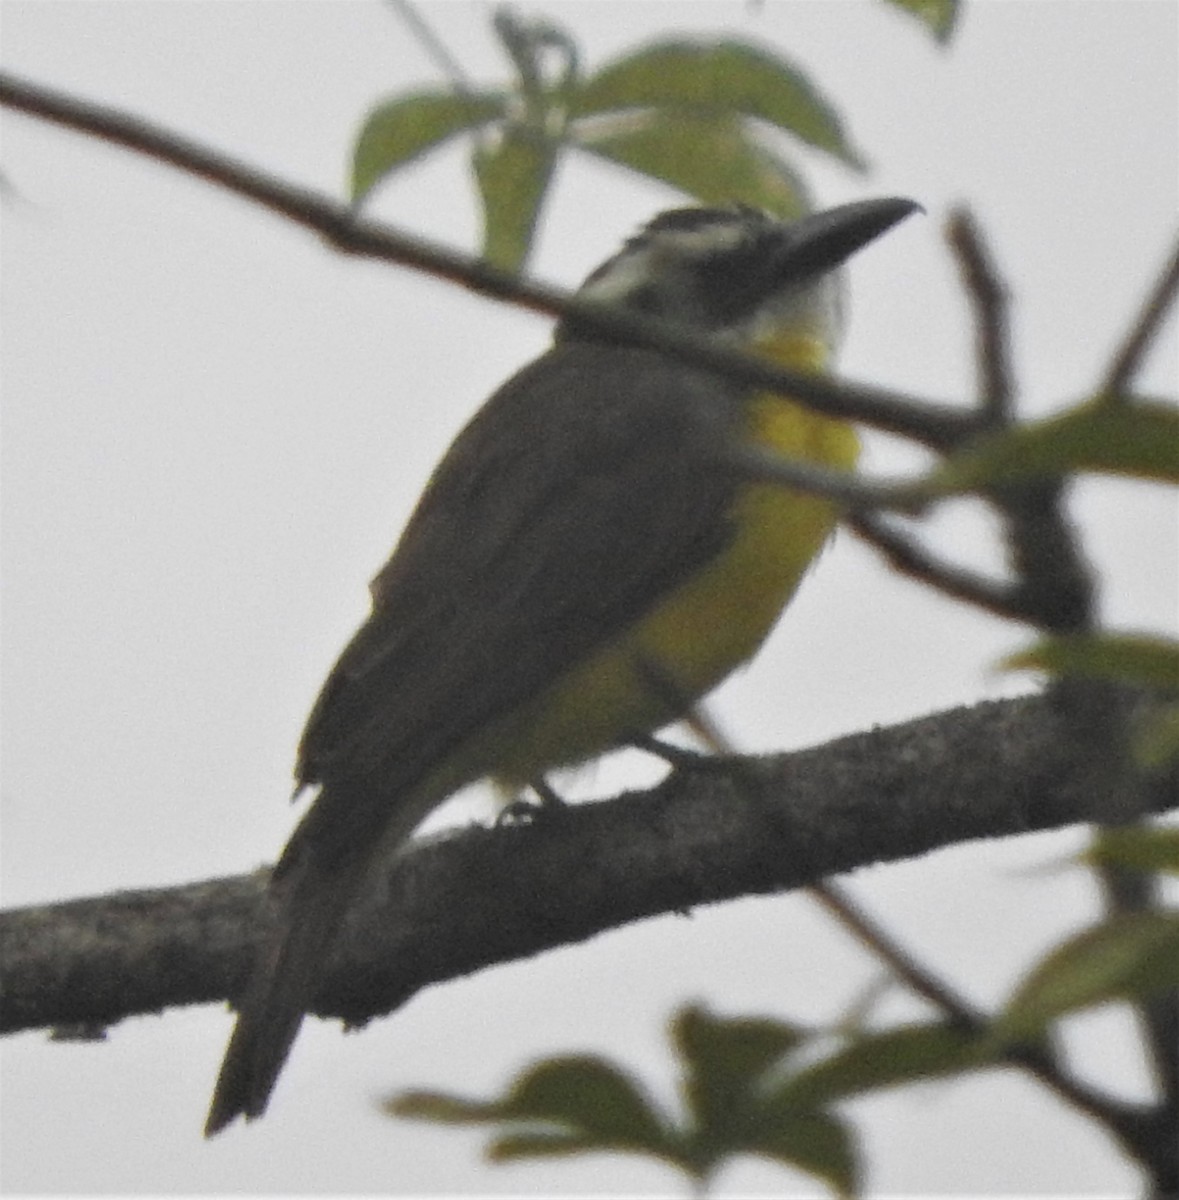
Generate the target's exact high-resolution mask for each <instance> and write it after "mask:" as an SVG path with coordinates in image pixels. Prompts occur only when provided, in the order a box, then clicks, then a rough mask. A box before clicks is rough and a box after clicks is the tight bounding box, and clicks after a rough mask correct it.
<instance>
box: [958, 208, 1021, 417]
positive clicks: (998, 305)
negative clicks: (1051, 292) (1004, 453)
mask: <svg viewBox="0 0 1179 1200" xmlns="http://www.w3.org/2000/svg"><path fill="white" fill-rule="evenodd" d="M946 241H947V242H948V243H949V246H950V249H951V250H952V251H953V252H954V258H955V260H956V261H957V263H958V270H959V272H960V274H961V277H962V282H963V286H964V288H965V291H966V295H967V298H968V299H969V300H970V302H971V307H972V308H973V311H974V327H975V341H976V360H977V363H978V378H979V389H980V396H979V413H980V416H981V417H982V420H983V423H984V425H985V427H986V428H989V429H998V428H1002V427H1004V426H1007V425H1010V424H1011V421H1012V418H1013V416H1014V408H1015V384H1014V379H1013V375H1012V371H1011V353H1010V339H1009V336H1008V332H1007V326H1008V317H1007V300H1008V291H1007V286H1006V285H1005V284H1004V282H1003V280H1002V279H1001V278H1000V277H999V273H998V271H997V270H996V268H995V264H994V261H993V259H992V257H991V254H990V251H989V250H988V249H987V246H986V244H985V242H984V241H983V237H982V231H981V230H980V229H979V227H978V224H977V222H976V221H975V219H974V217H973V216H972V214H971V213H970V211H969V210H968V209H965V208H957V209H955V210H954V211H953V212H952V213H951V214H950V219H949V221H948V222H947V224H946Z"/></svg>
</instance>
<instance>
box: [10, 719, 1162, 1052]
mask: <svg viewBox="0 0 1179 1200" xmlns="http://www.w3.org/2000/svg"><path fill="white" fill-rule="evenodd" d="M1069 728H1070V727H1069V725H1068V722H1067V720H1066V719H1065V718H1064V717H1063V716H1062V714H1061V713H1060V712H1059V711H1058V710H1057V709H1056V708H1055V707H1054V705H1053V703H1052V701H1051V700H1050V699H1048V698H1045V697H1029V698H1025V699H1019V700H1005V701H999V702H992V703H986V704H980V705H977V706H975V707H972V708H962V709H956V710H953V711H950V712H946V713H941V714H938V715H936V716H933V717H928V718H925V719H923V720H920V721H913V722H910V723H908V724H905V725H901V726H897V727H896V728H893V729H888V730H875V731H872V732H870V733H864V734H856V735H853V736H851V737H846V738H841V739H839V740H838V741H834V742H831V743H828V744H827V745H824V746H820V747H817V748H815V749H812V750H807V751H802V752H799V753H796V754H790V755H782V756H775V757H767V758H764V759H758V760H752V763H751V760H741V762H742V763H743V764H745V765H744V766H742V767H740V768H739V769H735V772H734V773H731V774H730V773H726V772H725V771H724V770H720V769H717V770H712V769H710V770H707V771H703V772H701V771H694V772H693V771H687V772H683V771H681V772H678V773H676V774H673V776H672V777H671V778H670V779H669V780H668V781H667V782H666V783H665V784H663V785H661V786H660V787H657V788H655V789H654V790H652V791H649V792H645V793H635V794H630V795H626V796H622V797H619V798H617V799H615V800H611V801H607V802H602V803H598V804H587V805H578V806H574V807H572V808H570V809H568V810H566V811H563V812H561V813H560V814H558V815H557V816H556V817H552V818H550V819H547V820H544V819H542V820H540V821H537V822H536V823H534V824H532V825H525V826H508V827H501V828H494V829H484V828H471V829H467V830H464V831H462V832H460V833H456V834H453V835H450V836H446V837H442V838H436V839H432V840H429V841H424V842H419V843H416V844H415V845H414V846H413V847H412V849H410V850H409V851H408V852H407V853H405V854H403V855H402V856H401V857H400V858H399V859H398V860H396V861H395V862H394V863H392V864H391V865H390V867H389V868H388V870H387V871H385V872H384V873H383V874H381V875H380V877H378V878H374V879H373V880H372V883H371V886H370V887H369V889H368V891H367V893H366V895H365V897H364V898H363V899H362V901H361V902H360V903H359V904H358V906H357V909H356V911H355V913H354V914H353V918H352V919H351V920H350V922H349V926H348V930H347V933H346V936H345V937H344V938H343V939H342V944H341V945H340V947H339V950H338V953H337V954H336V956H335V958H334V959H333V962H332V964H331V967H330V969H329V971H328V974H327V976H326V978H325V981H324V987H323V990H322V992H321V993H320V996H319V998H318V1001H317V1003H316V1006H315V1010H316V1011H317V1012H318V1013H320V1014H321V1015H325V1016H339V1017H343V1018H344V1019H346V1020H348V1021H351V1022H354V1023H360V1022H363V1021H365V1020H367V1019H368V1018H370V1017H373V1016H376V1015H379V1014H383V1013H386V1012H389V1011H392V1010H393V1009H395V1008H397V1007H398V1006H399V1005H401V1004H403V1003H404V1002H405V1001H406V1000H408V999H409V998H410V997H411V996H412V995H413V994H414V993H415V992H417V991H418V990H420V989H421V988H422V987H425V986H426V985H427V984H430V983H438V982H441V981H443V980H447V979H452V978H455V977H457V976H460V975H464V974H468V973H470V972H472V971H475V970H477V969H479V968H481V967H484V966H488V965H491V964H493V963H498V962H504V961H509V960H512V959H516V958H523V957H527V956H529V955H532V954H536V953H539V952H540V951H542V950H546V949H550V948H552V947H555V946H560V945H564V944H567V943H570V942H577V941H582V940H585V939H586V938H589V937H592V936H593V935H594V934H597V933H600V932H602V931H604V930H606V929H610V928H614V927H616V926H619V925H623V924H626V923H628V922H630V921H634V920H638V919H640V918H642V917H648V916H654V915H656V914H660V913H668V912H679V911H683V910H686V909H690V908H693V907H695V906H696V905H700V904H707V903H711V902H714V901H718V900H725V899H730V898H732V897H736V896H741V895H747V894H751V893H765V892H776V891H783V890H788V889H791V888H795V887H799V886H803V885H806V884H809V883H812V882H814V881H815V880H817V879H821V878H822V877H824V876H826V875H830V874H832V873H838V872H842V871H848V870H852V869H854V868H855V867H859V866H864V865H866V864H869V863H875V862H883V861H890V860H895V859H900V858H908V857H911V856H913V855H918V854H923V853H926V852H928V851H930V850H934V849H937V848H938V847H940V846H945V845H949V844H952V843H955V842H960V841H964V840H969V839H971V838H980V837H1001V836H1006V835H1009V834H1014V833H1022V832H1026V831H1029V830H1035V829H1051V828H1055V827H1058V826H1062V825H1068V824H1072V823H1075V822H1078V821H1084V820H1086V819H1087V817H1088V816H1089V814H1090V812H1091V810H1092V808H1093V806H1094V798H1093V796H1092V794H1091V789H1090V781H1091V779H1092V778H1093V776H1094V772H1093V769H1092V768H1093V762H1092V760H1093V757H1094V755H1095V754H1097V753H1099V748H1096V747H1094V746H1093V745H1091V744H1088V743H1086V742H1084V741H1083V740H1078V739H1076V738H1074V737H1072V736H1071V735H1070V732H1069ZM751 774H752V776H753V777H754V778H755V779H756V780H758V781H759V783H760V786H761V789H762V793H761V795H760V796H759V797H758V798H757V802H756V803H753V802H751V800H750V796H749V786H750V785H749V779H750V776H751ZM1176 782H1177V781H1176V779H1175V778H1174V777H1172V778H1170V779H1168V780H1167V781H1165V782H1164V784H1163V785H1160V786H1159V788H1158V789H1156V793H1155V797H1154V807H1156V808H1158V809H1160V810H1161V809H1163V808H1166V807H1167V806H1168V805H1170V804H1173V803H1174V788H1175V785H1176ZM265 883H266V875H265V872H259V873H257V874H255V875H252V876H239V877H234V878H230V879H222V880H214V881H210V882H206V883H199V884H192V885H188V886H184V887H177V888H170V889H164V890H155V891H142V892H124V893H119V894H116V895H112V896H105V897H99V898H96V899H90V900H79V901H73V902H70V903H66V904H57V905H52V906H49V907H46V908H30V909H19V910H13V911H10V912H8V913H5V914H3V916H2V917H0V969H2V977H3V993H2V1013H0V1030H3V1031H4V1032H13V1031H15V1030H20V1029H28V1028H36V1027H46V1026H56V1025H61V1024H71V1025H72V1024H82V1025H86V1024H91V1025H92V1024H95V1023H109V1022H113V1021H117V1020H119V1019H121V1018H123V1017H126V1016H130V1015H134V1014H137V1013H147V1012H157V1011H159V1010H160V1009H163V1008H166V1007H169V1006H171V1005H181V1004H196V1003H207V1002H211V1001H217V1000H223V999H225V998H227V997H230V998H232V997H233V996H235V995H236V994H237V993H238V992H239V990H240V988H241V987H242V984H243V982H244V980H245V978H246V974H247V972H248V969H249V965H250V962H251V960H252V956H253V953H254V949H255V947H256V945H257V942H258V940H259V939H260V937H261V935H262V933H263V931H264V928H265V923H266V921H267V920H268V919H269V917H268V914H267V912H266V909H265V905H264V900H263V896H264V889H265ZM456 896H461V897H462V903H461V904H457V903H455V897H456Z"/></svg>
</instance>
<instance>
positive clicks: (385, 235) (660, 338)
mask: <svg viewBox="0 0 1179 1200" xmlns="http://www.w3.org/2000/svg"><path fill="white" fill-rule="evenodd" d="M0 104H4V105H7V106H8V107H9V108H14V109H16V110H18V111H20V112H24V113H27V114H29V115H30V116H36V117H40V118H42V119H44V120H48V121H53V122H56V123H57V124H59V125H64V126H66V127H67V128H70V129H74V130H77V131H79V132H82V133H87V134H90V135H91V136H94V137H99V138H103V139H104V140H106V141H109V142H113V143H114V144H115V145H118V146H123V147H125V148H127V149H129V150H134V151H136V152H138V153H140V154H145V155H147V156H148V157H149V158H154V159H156V160H158V161H160V162H163V163H167V164H168V165H169V166H172V167H176V168H178V169H179V170H182V171H186V172H188V173H189V174H191V175H195V176H197V177H198V178H200V179H204V180H205V181H207V182H209V183H213V184H216V185H217V186H218V187H222V188H225V189H226V190H227V191H230V192H233V193H235V194H236V195H239V196H243V197H245V198H246V199H248V200H251V201H253V202H254V203H256V204H260V205H262V206H263V207H265V208H268V209H270V210H271V211H272V212H275V213H277V214H279V215H280V216H282V217H285V218H286V219H287V220H290V221H293V222H295V223H296V224H299V225H303V226H304V227H306V228H308V229H311V230H314V231H315V232H316V233H319V234H321V235H322V236H323V238H324V239H325V240H326V241H327V242H328V243H329V244H330V245H332V246H334V247H335V248H336V249H337V250H341V251H343V252H345V253H347V254H355V255H359V256H363V257H366V258H376V259H383V260H385V261H387V262H395V263H399V264H400V265H402V266H406V267H411V268H413V269H414V270H418V271H424V272H427V273H429V274H431V275H436V276H438V277H440V278H443V279H449V280H451V281H452V282H454V283H458V284H461V285H462V286H463V287H466V288H469V289H471V290H472V291H475V292H478V293H479V294H481V295H484V296H490V297H491V298H492V299H496V300H508V301H511V302H512V303H514V304H516V305H519V306H520V307H522V308H529V309H532V310H533V311H535V312H540V313H547V314H549V315H550V316H554V317H562V316H568V315H572V316H576V317H577V319H578V321H579V323H583V324H585V325H586V326H588V327H589V328H592V329H595V330H597V331H598V332H600V333H602V334H603V335H604V336H607V337H612V338H617V339H618V340H620V341H627V342H633V343H636V344H639V345H644V346H651V347H653V348H655V349H659V350H666V351H667V352H668V353H671V354H674V355H676V356H677V357H678V358H680V359H681V360H683V361H684V362H688V363H692V364H693V365H695V366H699V367H704V368H707V369H710V370H715V371H716V372H717V373H718V374H720V375H724V376H726V377H727V378H730V379H734V380H737V381H738V382H741V383H747V384H750V385H754V386H758V387H763V388H765V389H767V390H769V391H776V392H783V393H787V394H789V395H791V396H793V397H795V398H796V399H798V400H800V401H802V402H803V403H805V404H808V405H810V406H812V407H814V408H815V409H816V410H818V411H820V412H824V413H827V414H829V415H831V416H836V417H846V418H848V419H849V420H854V421H861V422H863V423H864V424H865V425H871V426H873V427H875V428H877V429H883V430H885V431H887V432H890V433H898V434H901V435H902V436H906V437H911V438H914V439H915V440H917V441H920V442H923V443H925V444H926V445H930V446H933V447H948V446H954V445H958V444H959V443H961V442H962V441H963V439H964V438H966V437H968V436H969V435H970V433H972V432H973V431H975V430H976V429H977V418H976V416H975V415H974V414H971V413H967V412H964V411H962V410H961V409H957V408H953V407H951V406H949V405H945V404H939V403H937V402H935V401H930V400H919V399H917V398H915V397H912V396H905V395H900V394H897V393H895V392H889V391H886V390H884V389H882V388H875V387H870V386H868V385H866V384H860V383H853V382H851V381H849V380H838V381H836V380H832V379H831V378H829V377H825V376H818V375H810V374H805V373H802V372H798V371H786V370H783V369H781V368H779V367H775V366H773V365H771V364H770V363H769V362H768V361H766V360H760V359H755V358H750V357H748V356H747V355H744V354H741V353H739V352H738V351H735V350H732V349H729V348H727V347H725V346H723V345H721V344H719V343H716V342H709V341H705V340H702V339H701V338H700V337H699V336H698V334H696V333H692V332H684V331H683V330H681V329H679V328H677V327H675V326H672V325H668V324H667V323H665V322H663V321H658V320H653V319H651V318H647V317H641V316H639V315H638V314H635V313H625V312H620V311H619V310H617V309H612V308H610V307H608V306H605V305H602V304H594V303H590V302H587V301H585V300H579V299H576V298H574V297H573V296H572V295H570V294H569V293H568V292H565V291H562V290H561V289H559V288H553V287H548V286H546V285H544V284H539V283H534V282H530V281H528V280H525V279H521V278H520V277H518V276H516V275H512V274H509V273H508V272H506V271H500V270H497V269H496V268H494V267H491V266H489V265H488V264H487V263H485V262H482V261H481V260H479V259H477V258H471V257H469V256H468V255H464V254H458V253H456V252H455V251H453V250H449V249H447V248H445V247H443V246H439V245H436V244H433V243H430V242H427V241H424V240H422V239H420V238H416V237H408V236H406V235H405V234H402V233H399V232H397V231H396V230H394V229H392V228H391V227H389V226H387V225H384V224H380V223H378V222H375V221H369V220H362V219H361V218H360V217H359V216H358V215H357V212H356V210H355V209H353V208H351V207H349V206H348V205H345V204H340V203H338V202H337V201H334V200H330V199H328V198H326V197H324V196H321V195H319V194H318V193H316V192H314V191H312V190H311V189H309V188H304V187H299V186H298V185H295V184H291V183H287V182H286V181H284V180H281V179H277V178H276V177H274V176H273V175H269V174H267V173H266V172H264V171H259V170H258V169H257V168H255V167H252V166H250V165H248V164H246V163H242V162H239V161H237V160H235V159H233V158H230V157H229V156H228V155H224V154H221V153H219V152H217V151H215V150H210V149H209V148H208V147H207V146H203V145H201V144H200V143H199V142H196V141H194V140H192V139H191V138H186V137H182V136H181V135H179V134H176V133H173V132H171V131H169V130H166V129H163V128H161V127H160V126H158V125H156V124H153V123H152V122H150V121H146V120H143V119H142V118H141V117H137V116H134V115H132V114H130V113H125V112H121V111H120V110H118V109H115V108H109V107H106V106H104V105H98V104H91V103H89V102H87V101H83V100H78V99H76V98H75V97H72V96H69V95H66V94H65V93H62V92H58V91H56V90H54V89H52V88H47V87H42V86H41V85H40V84H34V83H30V82H28V81H27V80H22V79H18V78H16V77H14V76H12V75H9V74H7V73H0Z"/></svg>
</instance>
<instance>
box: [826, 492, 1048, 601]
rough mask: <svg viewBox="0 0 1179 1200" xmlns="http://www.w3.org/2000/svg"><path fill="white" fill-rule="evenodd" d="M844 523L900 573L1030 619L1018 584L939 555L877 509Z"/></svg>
mask: <svg viewBox="0 0 1179 1200" xmlns="http://www.w3.org/2000/svg"><path fill="white" fill-rule="evenodd" d="M845 524H846V525H847V526H848V528H849V529H851V531H852V532H853V533H854V534H855V535H856V536H857V537H859V538H860V539H861V540H863V541H865V542H867V543H868V545H870V546H872V547H873V548H874V549H876V550H878V551H879V552H880V553H881V554H882V555H884V557H885V559H886V560H887V562H888V564H889V566H891V567H892V568H893V569H894V570H896V571H898V572H899V573H900V574H902V575H907V576H908V577H909V578H910V579H916V580H918V581H919V582H921V583H926V584H929V586H930V587H934V588H936V589H937V590H938V591H939V592H942V593H944V594H945V595H947V596H951V597H953V599H955V600H963V601H965V602H966V603H967V604H972V605H974V606H975V607H976V608H981V609H983V610H984V611H985V612H989V613H993V614H994V615H995V616H997V617H1005V618H1009V619H1011V620H1014V621H1026V620H1028V617H1029V613H1028V610H1027V607H1026V606H1025V605H1024V604H1023V603H1022V602H1021V597H1020V591H1019V588H1018V587H1016V586H1013V585H1012V584H1006V583H999V582H997V581H995V580H992V579H988V578H987V577H986V576H985V575H979V574H977V573H975V572H973V571H968V570H966V569H965V568H964V567H958V566H955V565H954V564H952V563H948V562H944V561H943V560H941V559H938V558H936V557H935V556H934V555H933V554H931V553H930V552H929V551H928V550H926V549H925V548H924V547H923V546H921V545H920V544H919V543H918V542H916V541H914V540H913V539H911V538H907V537H905V536H904V534H902V533H901V532H900V531H899V530H896V529H893V528H891V527H890V526H889V524H888V523H887V522H885V521H882V520H880V519H879V518H878V517H877V516H876V515H875V514H874V513H869V512H856V513H853V514H852V515H851V516H849V517H847V518H845Z"/></svg>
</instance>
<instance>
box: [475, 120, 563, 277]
mask: <svg viewBox="0 0 1179 1200" xmlns="http://www.w3.org/2000/svg"><path fill="white" fill-rule="evenodd" d="M555 154H556V145H555V143H553V142H551V141H550V140H548V139H547V138H546V137H545V136H544V135H543V134H542V133H541V132H540V131H539V130H537V129H534V128H533V127H531V126H527V127H521V126H508V127H507V128H506V129H504V131H503V134H502V136H501V137H500V138H499V139H498V141H497V143H496V144H495V145H492V146H485V147H482V148H481V149H480V150H479V152H478V153H477V154H476V155H475V177H476V179H477V180H478V183H479V195H480V196H481V197H482V200H483V257H484V259H486V261H487V262H489V263H491V264H492V265H493V266H496V267H502V268H503V269H504V270H505V271H518V270H520V269H521V267H523V265H524V262H525V260H526V259H527V257H528V251H529V249H530V248H531V246H532V237H533V234H534V232H535V230H536V222H537V218H538V217H539V215H540V206H541V202H542V201H543V200H544V194H545V192H546V190H547V189H548V185H549V179H550V178H551V176H552V171H553V161H554V157H555Z"/></svg>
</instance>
